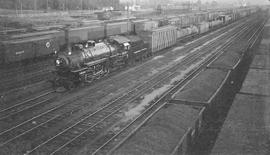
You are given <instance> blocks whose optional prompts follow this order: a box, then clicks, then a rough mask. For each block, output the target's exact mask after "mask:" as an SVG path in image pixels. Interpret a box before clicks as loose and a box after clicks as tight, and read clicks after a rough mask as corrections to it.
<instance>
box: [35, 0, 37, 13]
mask: <svg viewBox="0 0 270 155" xmlns="http://www.w3.org/2000/svg"><path fill="white" fill-rule="evenodd" d="M34 3H35V4H34V10H35V11H37V0H35V2H34Z"/></svg>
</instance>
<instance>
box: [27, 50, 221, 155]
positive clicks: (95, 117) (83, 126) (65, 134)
mask: <svg viewBox="0 0 270 155" xmlns="http://www.w3.org/2000/svg"><path fill="white" fill-rule="evenodd" d="M216 46H217V45H215V46H213V45H212V46H209V47H208V49H211V48H213V47H216ZM194 53H195V54H194V55H195V56H194V55H193V57H189V58H188V59H185V61H183V63H184V62H185V63H191V62H193V61H194V60H196V59H199V58H201V57H202V55H204V54H205V53H200V52H198V53H196V52H194ZM206 53H207V52H206ZM179 65H180V64H178V65H176V66H174V67H172V68H170V70H167V72H171V74H164V72H163V75H164V76H165V77H162V78H161V77H160V76H159V78H157V79H156V80H157V81H155V80H153V79H152V80H150V81H148V82H149V83H145V84H144V85H142V86H140V87H141V88H137V93H136V94H135V93H134V92H133V91H131V92H128V93H127V94H125V95H124V96H123V97H120V98H118V99H117V100H115V101H114V102H111V103H109V104H107V105H106V106H105V107H103V108H101V109H99V110H98V111H96V112H94V113H92V114H90V115H89V116H87V117H85V118H83V119H82V120H80V121H79V122H77V123H76V124H74V125H73V126H70V127H69V128H67V129H66V130H64V131H62V132H60V133H59V134H57V135H56V136H54V137H52V138H50V139H48V140H47V141H45V142H44V143H42V144H41V145H39V146H37V147H36V148H34V149H32V150H30V151H28V152H27V153H28V154H31V153H33V154H35V153H36V154H38V153H41V152H42V153H44V152H46V154H57V153H59V152H58V151H60V150H62V149H63V148H65V147H66V146H67V145H70V144H71V143H73V142H74V141H75V140H77V141H81V140H83V139H84V137H83V136H82V135H83V134H85V133H87V135H88V136H89V135H91V137H90V138H89V139H95V138H96V137H95V136H96V135H97V132H98V133H99V132H100V131H99V130H98V129H101V128H102V127H100V126H99V127H98V128H94V127H96V126H97V125H98V124H100V123H101V122H102V123H104V120H106V119H108V118H110V117H112V115H114V114H115V113H117V112H118V111H119V110H120V109H122V108H123V106H124V105H126V104H128V103H130V102H131V101H134V100H135V99H137V98H138V96H141V95H143V94H145V93H146V92H147V91H149V90H151V89H152V88H154V87H155V86H157V85H160V84H161V83H163V81H164V80H165V79H168V78H172V77H173V76H175V72H174V71H175V70H176V69H177V68H178V67H179ZM176 74H178V73H176ZM129 94H130V95H129ZM116 101H117V102H116ZM105 124H109V122H108V121H107V122H106V123H105ZM89 131H90V132H89ZM79 137H80V138H81V139H79V140H78V138H79ZM46 144H47V145H48V146H45V145H46ZM42 147H43V148H42ZM38 149H39V151H40V150H41V151H40V152H39V151H38ZM48 149H51V150H50V151H48ZM52 150H53V151H52ZM61 153H62V152H61Z"/></svg>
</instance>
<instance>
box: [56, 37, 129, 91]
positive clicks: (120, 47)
mask: <svg viewBox="0 0 270 155" xmlns="http://www.w3.org/2000/svg"><path fill="white" fill-rule="evenodd" d="M129 49H130V43H129V40H128V39H127V38H125V37H123V36H115V37H111V38H109V39H107V40H104V41H102V42H98V43H96V42H94V41H87V42H86V43H77V44H74V45H72V46H71V47H68V48H67V49H66V50H65V52H61V53H60V54H59V55H58V56H57V58H56V60H55V67H56V70H55V73H56V75H57V77H56V79H55V82H56V84H57V85H59V84H60V85H62V86H64V87H65V88H67V89H71V88H73V87H74V86H75V85H76V84H78V83H80V82H87V83H89V82H92V81H93V80H95V79H99V78H100V77H102V76H104V75H106V74H108V73H109V72H110V69H112V68H115V67H118V66H122V65H125V64H126V63H127V59H128V52H129Z"/></svg>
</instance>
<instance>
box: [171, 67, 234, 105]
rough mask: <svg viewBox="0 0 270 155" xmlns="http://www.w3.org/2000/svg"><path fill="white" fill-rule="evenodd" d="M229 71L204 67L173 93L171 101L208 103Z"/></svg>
mask: <svg viewBox="0 0 270 155" xmlns="http://www.w3.org/2000/svg"><path fill="white" fill-rule="evenodd" d="M229 74H230V71H223V70H219V69H206V70H205V71H203V72H202V73H200V74H199V75H198V76H197V77H195V78H194V79H193V80H191V82H189V83H188V84H187V85H186V86H185V87H184V88H183V89H180V90H179V91H178V92H176V93H175V94H174V95H173V99H172V101H171V102H175V103H178V102H194V103H210V102H211V100H212V98H213V97H214V96H215V95H216V93H218V91H219V90H220V88H221V87H222V86H223V84H224V83H225V81H226V80H227V78H228V75H229Z"/></svg>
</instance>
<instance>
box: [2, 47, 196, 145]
mask: <svg viewBox="0 0 270 155" xmlns="http://www.w3.org/2000/svg"><path fill="white" fill-rule="evenodd" d="M192 48H194V47H192V46H191V47H190V48H189V49H192ZM95 89H96V88H95ZM68 105H69V106H67V104H60V105H58V106H56V107H55V108H52V109H50V110H49V111H46V112H44V113H42V114H40V115H38V116H36V117H34V118H32V119H30V120H27V121H24V122H23V123H21V124H18V125H17V126H16V129H17V128H18V130H19V129H20V130H22V134H21V135H20V136H23V135H25V134H27V133H29V132H32V131H33V130H35V129H37V128H41V127H42V126H43V125H45V124H47V126H50V125H48V124H49V123H52V124H55V122H59V121H61V119H63V118H65V117H67V116H70V115H69V114H70V113H73V112H75V111H77V110H78V108H79V106H80V105H79V104H76V103H75V104H70V103H69V104H68ZM59 109H62V111H67V112H65V113H63V112H60V111H59ZM84 117H85V116H84ZM32 122H39V123H38V124H36V125H34V127H33V125H32V128H30V129H23V126H27V124H28V125H29V124H30V125H31V123H32ZM14 129H15V128H14ZM14 129H13V130H10V132H11V133H13V131H14ZM23 131H24V132H23ZM14 136H16V134H14ZM16 137H17V136H16ZM17 138H18V137H17ZM13 140H15V139H13ZM10 142H12V141H9V143H10ZM2 143H3V144H8V143H5V142H2ZM1 146H4V145H1Z"/></svg>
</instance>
